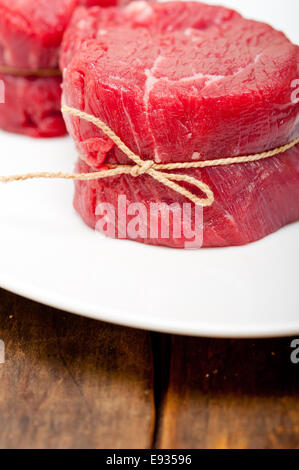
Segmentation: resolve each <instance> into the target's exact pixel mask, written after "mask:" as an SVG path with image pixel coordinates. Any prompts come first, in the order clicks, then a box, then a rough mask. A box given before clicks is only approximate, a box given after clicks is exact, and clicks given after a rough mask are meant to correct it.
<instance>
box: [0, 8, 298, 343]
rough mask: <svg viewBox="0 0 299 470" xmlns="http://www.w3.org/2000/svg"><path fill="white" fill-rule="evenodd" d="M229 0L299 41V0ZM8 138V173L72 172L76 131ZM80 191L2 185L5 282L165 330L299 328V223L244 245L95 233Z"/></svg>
mask: <svg viewBox="0 0 299 470" xmlns="http://www.w3.org/2000/svg"><path fill="white" fill-rule="evenodd" d="M213 3H218V2H213ZM219 3H220V2H219ZM226 4H228V5H232V6H236V5H237V6H239V10H243V13H245V14H246V13H247V15H248V16H251V17H253V16H255V17H258V18H259V19H264V20H267V18H269V21H271V22H272V23H273V24H274V25H275V26H276V27H281V28H282V29H284V30H286V31H287V32H289V36H291V37H292V39H293V40H294V41H296V40H297V42H299V40H298V36H297V38H296V35H298V31H297V29H298V28H297V21H298V14H297V15H296V12H297V13H298V6H297V5H298V2H297V0H294V1H293V0H288V1H285V2H283V3H281V2H280V1H273V0H271V1H270V0H269V1H268V0H263V2H260V1H252V0H250V1H240V0H238V2H237V1H227V2H226ZM242 7H243V8H242ZM290 9H291V11H289V10H290ZM274 12H275V13H274ZM0 142H1V150H2V158H1V164H0V173H1V174H11V173H22V172H28V171H39V170H41V171H42V170H49V171H55V170H62V171H72V169H73V165H74V161H75V159H76V153H75V150H74V147H73V144H72V142H71V140H70V139H69V138H64V139H54V140H31V139H29V138H25V137H20V136H16V135H12V134H7V133H0ZM72 195H73V184H72V183H71V182H65V181H30V182H26V183H17V184H16V183H14V184H11V185H3V186H0V224H1V225H0V226H1V230H0V260H1V261H0V285H1V286H2V287H3V288H6V289H8V290H11V291H13V292H16V293H18V294H20V295H23V296H26V297H28V298H31V299H34V300H37V301H40V302H42V303H45V304H48V305H51V306H54V307H57V308H61V309H63V310H67V311H70V312H74V313H78V314H81V315H86V316H90V317H93V318H96V319H99V320H105V321H108V322H113V323H119V324H122V325H129V326H133V327H138V328H146V329H151V330H157V331H164V332H171V333H179V334H188V335H199V336H215V337H263V336H264V337H265V336H282V335H293V334H297V333H298V334H299V290H298V274H299V248H298V240H299V223H296V224H293V225H291V226H288V227H286V228H284V229H283V230H281V231H279V232H278V233H276V234H274V235H271V236H269V237H268V238H266V239H264V240H262V241H260V242H258V243H254V244H252V245H249V246H245V247H240V248H228V249H214V250H213V249H212V250H198V251H193V250H192V251H177V250H171V249H165V248H154V247H150V246H144V245H141V244H137V243H133V242H127V241H117V240H111V239H107V238H105V237H104V236H101V235H100V234H99V233H97V232H93V231H92V230H90V229H89V228H87V227H86V226H85V225H84V224H83V222H82V221H81V219H80V218H79V217H78V216H77V215H76V213H75V212H74V210H73V208H72Z"/></svg>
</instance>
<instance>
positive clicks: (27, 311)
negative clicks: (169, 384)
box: [0, 290, 155, 449]
mask: <svg viewBox="0 0 299 470" xmlns="http://www.w3.org/2000/svg"><path fill="white" fill-rule="evenodd" d="M0 339H3V340H4V342H5V347H6V362H5V364H0V447H1V448H8V449H11V448H14V449H15V448H50V449H51V448H52V449H53V448H58V449H60V448H107V449H110V448H150V447H151V444H152V440H153V432H154V424H155V409H154V396H153V364H152V353H151V341H150V336H149V334H148V333H146V332H142V331H136V330H133V329H128V328H121V327H116V326H112V325H108V324H104V323H101V322H97V321H93V320H88V319H84V318H81V317H78V316H75V315H70V314H67V313H62V312H59V311H57V310H54V309H51V308H48V307H44V306H41V305H39V304H36V303H34V302H30V301H27V300H24V299H22V298H20V297H17V296H15V295H13V294H9V293H7V292H5V291H3V290H0Z"/></svg>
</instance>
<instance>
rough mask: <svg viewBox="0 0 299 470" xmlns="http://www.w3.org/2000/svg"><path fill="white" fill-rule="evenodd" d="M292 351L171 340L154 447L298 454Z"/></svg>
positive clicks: (273, 343)
mask: <svg viewBox="0 0 299 470" xmlns="http://www.w3.org/2000/svg"><path fill="white" fill-rule="evenodd" d="M290 343H291V339H279V340H257V341H249V340H245V341H236V340H234V341H233V340H231V341H229V340H208V339H191V338H183V337H172V344H171V349H172V354H171V364H170V378H169V385H168V389H167V393H166V396H165V399H164V403H163V411H162V417H161V421H160V429H159V433H158V441H157V442H158V444H157V445H158V446H160V447H162V448H200V449H227V448H228V449H234V448H239V449H289V448H296V449H297V448H299V364H298V365H294V364H292V363H291V360H290V355H291V349H290Z"/></svg>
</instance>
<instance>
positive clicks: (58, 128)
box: [0, 75, 66, 137]
mask: <svg viewBox="0 0 299 470" xmlns="http://www.w3.org/2000/svg"><path fill="white" fill-rule="evenodd" d="M0 80H1V81H2V83H3V84H4V97H5V102H4V103H2V104H0V128H1V129H4V130H7V131H10V132H16V133H20V132H22V134H26V135H28V136H30V137H57V136H60V135H64V134H65V133H66V129H65V124H64V120H63V118H62V115H61V111H60V108H61V105H60V100H61V78H60V77H47V78H38V77H27V78H25V77H13V76H10V75H0Z"/></svg>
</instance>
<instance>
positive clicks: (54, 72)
mask: <svg viewBox="0 0 299 470" xmlns="http://www.w3.org/2000/svg"><path fill="white" fill-rule="evenodd" d="M0 74H2V75H12V76H14V77H59V76H61V71H60V70H59V69H58V68H57V69H39V70H29V69H19V68H14V67H8V66H6V65H0Z"/></svg>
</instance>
